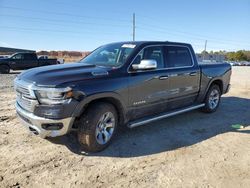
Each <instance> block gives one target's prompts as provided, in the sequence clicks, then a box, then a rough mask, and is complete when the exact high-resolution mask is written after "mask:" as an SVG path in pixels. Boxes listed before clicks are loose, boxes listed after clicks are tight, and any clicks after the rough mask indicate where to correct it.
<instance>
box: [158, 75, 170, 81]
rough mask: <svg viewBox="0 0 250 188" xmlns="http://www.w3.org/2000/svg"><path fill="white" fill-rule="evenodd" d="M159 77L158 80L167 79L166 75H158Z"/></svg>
mask: <svg viewBox="0 0 250 188" xmlns="http://www.w3.org/2000/svg"><path fill="white" fill-rule="evenodd" d="M159 79H160V80H166V79H168V76H160V77H159Z"/></svg>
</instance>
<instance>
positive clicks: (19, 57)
mask: <svg viewBox="0 0 250 188" xmlns="http://www.w3.org/2000/svg"><path fill="white" fill-rule="evenodd" d="M12 58H13V59H23V54H16V55H15V56H13V57H12Z"/></svg>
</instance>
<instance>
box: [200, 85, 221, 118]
mask: <svg viewBox="0 0 250 188" xmlns="http://www.w3.org/2000/svg"><path fill="white" fill-rule="evenodd" d="M220 98H221V91H220V88H219V86H218V85H212V86H211V87H210V88H209V90H208V92H207V96H206V99H205V101H204V102H205V106H204V107H203V108H202V111H203V112H207V113H211V112H215V111H216V110H217V108H218V107H219V104H220Z"/></svg>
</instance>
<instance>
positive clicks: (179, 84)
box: [15, 41, 231, 152]
mask: <svg viewBox="0 0 250 188" xmlns="http://www.w3.org/2000/svg"><path fill="white" fill-rule="evenodd" d="M230 76H231V66H230V64H226V63H217V64H198V63H197V60H196V56H195V53H194V50H193V48H192V46H191V45H190V44H185V43H174V42H153V41H152V42H119V43H112V44H107V45H104V46H101V47H99V48H97V49H96V50H95V51H93V52H92V53H91V54H90V55H88V56H87V57H86V58H84V59H82V60H81V61H80V62H78V63H73V64H64V65H53V66H45V67H39V68H34V69H30V70H27V71H25V72H23V73H22V74H20V75H19V76H18V77H17V78H16V79H15V91H16V94H17V100H16V110H17V114H18V116H19V117H20V119H21V120H22V122H23V123H24V124H25V125H26V126H27V127H28V128H29V130H30V131H31V132H33V133H34V134H37V135H40V136H41V137H43V138H45V137H56V136H61V135H64V134H67V133H68V132H70V131H71V130H77V131H78V140H79V142H80V144H81V145H82V146H83V148H84V149H85V150H87V151H92V152H96V151H100V150H103V149H104V148H105V147H107V146H108V145H109V143H110V142H111V140H112V138H113V136H114V134H115V133H116V131H117V128H118V127H119V126H127V127H129V128H133V127H136V126H140V125H144V124H146V123H149V122H152V121H156V120H159V119H162V118H166V117H170V116H173V115H177V114H180V113H184V112H187V111H190V110H194V109H201V110H202V111H203V112H208V113H210V112H215V111H216V109H217V108H218V106H219V103H220V98H221V95H222V94H225V93H226V92H228V90H229V88H230V84H229V82H230Z"/></svg>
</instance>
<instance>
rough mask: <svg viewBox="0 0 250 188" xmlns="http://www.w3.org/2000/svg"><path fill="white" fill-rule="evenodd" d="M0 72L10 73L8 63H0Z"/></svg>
mask: <svg viewBox="0 0 250 188" xmlns="http://www.w3.org/2000/svg"><path fill="white" fill-rule="evenodd" d="M0 73H2V74H9V73H10V67H9V66H8V65H1V66H0Z"/></svg>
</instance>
